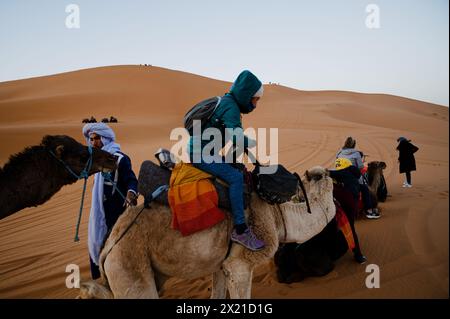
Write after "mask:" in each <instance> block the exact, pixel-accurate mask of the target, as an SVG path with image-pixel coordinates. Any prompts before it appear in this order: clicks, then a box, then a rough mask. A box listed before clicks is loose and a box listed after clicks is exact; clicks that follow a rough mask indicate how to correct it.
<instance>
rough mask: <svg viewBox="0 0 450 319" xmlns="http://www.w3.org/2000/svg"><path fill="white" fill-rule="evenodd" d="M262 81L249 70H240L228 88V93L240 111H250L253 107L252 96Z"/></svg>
mask: <svg viewBox="0 0 450 319" xmlns="http://www.w3.org/2000/svg"><path fill="white" fill-rule="evenodd" d="M261 85H262V83H261V81H260V80H258V78H257V77H256V76H255V75H254V74H253V73H252V72H250V71H247V70H245V71H242V72H241V74H239V76H238V77H237V79H236V81H234V83H233V85H232V86H231V89H230V94H231V95H232V96H233V97H234V99H235V100H236V102H237V104H238V106H239V110H240V111H241V113H245V114H247V113H250V112H251V111H253V110H254V109H255V107H254V106H253V104H252V97H253V95H255V93H256V92H257V91H258V90H259V88H260V87H261Z"/></svg>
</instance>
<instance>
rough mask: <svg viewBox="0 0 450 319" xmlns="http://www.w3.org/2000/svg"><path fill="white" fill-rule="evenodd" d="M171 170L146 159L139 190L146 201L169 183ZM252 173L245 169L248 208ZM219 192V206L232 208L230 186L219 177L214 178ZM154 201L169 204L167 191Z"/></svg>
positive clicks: (246, 203)
mask: <svg viewBox="0 0 450 319" xmlns="http://www.w3.org/2000/svg"><path fill="white" fill-rule="evenodd" d="M171 173H172V172H171V170H170V169H168V168H167V167H164V166H160V165H158V164H155V163H154V162H152V161H150V160H147V161H144V162H143V163H142V165H141V168H140V170H139V178H138V191H139V193H140V194H141V195H143V196H144V198H145V199H146V201H147V200H148V199H149V198H151V195H152V193H153V192H154V191H156V190H157V189H158V188H159V187H160V186H162V185H169V182H170V175H171ZM251 180H252V179H251V173H249V172H246V171H244V193H243V196H244V208H247V206H248V203H249V202H250V194H251V192H252V182H251ZM212 183H213V184H214V186H215V188H216V190H217V194H218V195H219V207H220V208H222V209H226V210H231V203H230V199H229V196H228V186H227V185H226V184H225V183H224V182H223V181H221V180H219V179H218V178H213V179H212ZM152 200H153V201H155V202H157V203H160V204H163V205H167V206H169V200H168V196H167V192H163V193H161V194H160V195H159V196H158V197H156V198H154V199H152Z"/></svg>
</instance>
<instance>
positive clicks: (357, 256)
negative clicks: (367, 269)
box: [353, 254, 367, 265]
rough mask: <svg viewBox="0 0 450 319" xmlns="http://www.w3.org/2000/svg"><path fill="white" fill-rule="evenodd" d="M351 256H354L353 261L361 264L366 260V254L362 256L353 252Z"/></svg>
mask: <svg viewBox="0 0 450 319" xmlns="http://www.w3.org/2000/svg"><path fill="white" fill-rule="evenodd" d="M353 257H354V258H355V261H356V262H357V263H358V264H361V265H363V264H365V263H366V261H367V258H366V256H364V255H363V254H355V255H354V256H353Z"/></svg>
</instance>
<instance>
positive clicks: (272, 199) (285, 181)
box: [252, 165, 299, 205]
mask: <svg viewBox="0 0 450 319" xmlns="http://www.w3.org/2000/svg"><path fill="white" fill-rule="evenodd" d="M260 168H261V167H260V166H259V165H256V167H255V169H254V170H253V172H252V174H253V184H254V187H255V191H256V193H257V194H258V195H259V196H260V197H261V198H262V199H263V200H265V201H266V202H267V203H269V204H271V205H273V204H282V203H285V202H287V201H290V200H291V198H292V196H294V195H295V194H296V193H297V190H298V186H299V184H298V178H297V177H296V176H295V175H294V174H292V173H291V172H289V171H288V170H287V169H286V168H284V166H283V165H276V171H275V172H274V173H272V174H261V172H260Z"/></svg>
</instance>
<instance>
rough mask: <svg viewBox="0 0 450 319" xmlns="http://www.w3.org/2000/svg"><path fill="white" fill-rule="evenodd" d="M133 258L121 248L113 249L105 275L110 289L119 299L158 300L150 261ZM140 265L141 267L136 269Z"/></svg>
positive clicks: (107, 260)
mask: <svg viewBox="0 0 450 319" xmlns="http://www.w3.org/2000/svg"><path fill="white" fill-rule="evenodd" d="M132 259H136V255H134V256H133V254H132V253H130V252H129V251H128V252H124V251H122V250H121V249H120V246H116V247H115V249H113V250H112V251H111V252H110V254H109V255H108V257H107V258H106V261H105V273H106V276H107V278H108V282H109V287H110V289H111V291H112V292H113V294H114V298H118V299H128V298H130V299H158V298H159V295H158V290H157V287H156V282H155V276H154V272H153V270H152V267H151V264H150V259H149V258H147V257H143V256H141V257H138V260H136V261H134V260H132ZM136 265H139V267H136Z"/></svg>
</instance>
